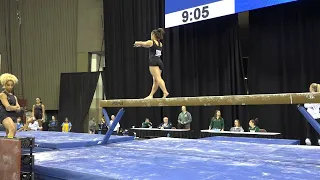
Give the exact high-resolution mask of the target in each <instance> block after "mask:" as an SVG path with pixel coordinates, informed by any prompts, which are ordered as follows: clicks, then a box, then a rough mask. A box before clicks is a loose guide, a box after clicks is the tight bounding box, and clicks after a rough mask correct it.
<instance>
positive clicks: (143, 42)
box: [133, 40, 153, 48]
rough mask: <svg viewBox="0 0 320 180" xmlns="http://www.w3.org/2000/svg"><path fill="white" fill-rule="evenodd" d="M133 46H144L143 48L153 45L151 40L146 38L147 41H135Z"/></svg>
mask: <svg viewBox="0 0 320 180" xmlns="http://www.w3.org/2000/svg"><path fill="white" fill-rule="evenodd" d="M133 46H134V47H144V48H150V47H152V46H153V41H152V40H148V41H136V42H134V44H133Z"/></svg>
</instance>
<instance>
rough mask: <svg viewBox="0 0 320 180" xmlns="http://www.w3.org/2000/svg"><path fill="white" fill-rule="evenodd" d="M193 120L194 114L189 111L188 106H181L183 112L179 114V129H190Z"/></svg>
mask: <svg viewBox="0 0 320 180" xmlns="http://www.w3.org/2000/svg"><path fill="white" fill-rule="evenodd" d="M191 122H192V116H191V114H190V113H189V112H188V111H187V108H186V106H182V107H181V113H180V114H179V116H178V125H177V128H178V129H190V124H191Z"/></svg>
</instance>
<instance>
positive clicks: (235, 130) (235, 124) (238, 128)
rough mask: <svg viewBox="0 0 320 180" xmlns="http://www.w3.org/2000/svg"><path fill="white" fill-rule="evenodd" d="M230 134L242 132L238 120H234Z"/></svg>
mask: <svg viewBox="0 0 320 180" xmlns="http://www.w3.org/2000/svg"><path fill="white" fill-rule="evenodd" d="M230 131H231V132H244V130H243V128H242V126H241V124H240V121H239V119H236V120H234V127H232V128H231V129H230Z"/></svg>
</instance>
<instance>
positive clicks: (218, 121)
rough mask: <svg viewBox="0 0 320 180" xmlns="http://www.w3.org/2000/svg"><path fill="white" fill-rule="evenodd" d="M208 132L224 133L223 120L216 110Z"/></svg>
mask: <svg viewBox="0 0 320 180" xmlns="http://www.w3.org/2000/svg"><path fill="white" fill-rule="evenodd" d="M209 130H219V131H224V119H223V118H222V116H221V112H220V111H219V110H216V111H215V114H214V116H213V117H212V118H211V122H210V126H209Z"/></svg>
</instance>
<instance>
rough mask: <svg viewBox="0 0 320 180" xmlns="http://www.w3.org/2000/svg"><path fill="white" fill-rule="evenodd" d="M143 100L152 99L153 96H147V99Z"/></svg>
mask: <svg viewBox="0 0 320 180" xmlns="http://www.w3.org/2000/svg"><path fill="white" fill-rule="evenodd" d="M144 99H153V96H150V95H149V96H147V97H145V98H144Z"/></svg>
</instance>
